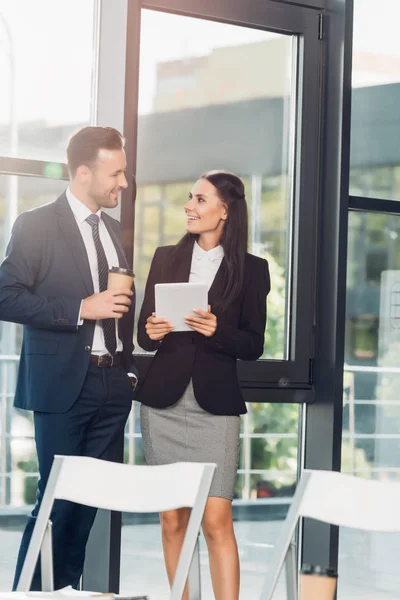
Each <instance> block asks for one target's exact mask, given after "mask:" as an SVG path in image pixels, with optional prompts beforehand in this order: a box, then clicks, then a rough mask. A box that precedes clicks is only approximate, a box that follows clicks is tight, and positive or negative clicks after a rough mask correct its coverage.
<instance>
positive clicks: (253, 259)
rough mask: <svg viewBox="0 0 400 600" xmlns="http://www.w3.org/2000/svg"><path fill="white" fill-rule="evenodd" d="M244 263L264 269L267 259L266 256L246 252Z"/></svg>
mask: <svg viewBox="0 0 400 600" xmlns="http://www.w3.org/2000/svg"><path fill="white" fill-rule="evenodd" d="M245 263H246V265H248V266H254V268H259V269H265V267H266V266H268V261H267V259H266V258H261V256H255V255H254V254H250V253H249V252H246V257H245Z"/></svg>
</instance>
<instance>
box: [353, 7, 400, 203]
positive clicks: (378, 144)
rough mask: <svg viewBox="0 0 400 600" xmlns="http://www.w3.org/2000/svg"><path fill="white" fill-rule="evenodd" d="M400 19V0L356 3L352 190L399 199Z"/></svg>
mask: <svg viewBox="0 0 400 600" xmlns="http://www.w3.org/2000/svg"><path fill="white" fill-rule="evenodd" d="M399 19H400V3H399V2H398V0H382V1H381V2H376V0H355V2H354V38H353V95H352V131H351V173H350V194H352V195H356V196H366V197H370V198H383V199H388V200H400V150H399V144H398V143H397V140H398V138H399V122H398V108H397V107H398V105H399V101H400V45H399V43H398V31H397V25H398V22H399ZM372 24H373V29H371V26H372Z"/></svg>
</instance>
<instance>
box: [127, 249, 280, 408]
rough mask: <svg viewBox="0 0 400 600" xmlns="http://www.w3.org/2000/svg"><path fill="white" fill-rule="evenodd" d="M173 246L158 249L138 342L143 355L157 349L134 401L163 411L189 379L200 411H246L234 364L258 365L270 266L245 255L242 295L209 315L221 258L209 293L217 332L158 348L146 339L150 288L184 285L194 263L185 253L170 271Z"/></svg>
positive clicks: (219, 283)
mask: <svg viewBox="0 0 400 600" xmlns="http://www.w3.org/2000/svg"><path fill="white" fill-rule="evenodd" d="M174 249H175V246H165V247H163V248H158V249H157V250H156V253H155V255H154V258H153V262H152V264H151V268H150V273H149V277H148V280H147V285H146V291H145V297H144V301H143V306H142V309H141V311H140V317H139V323H138V342H139V344H140V346H141V347H142V348H144V349H145V350H155V349H157V348H158V350H157V353H156V355H155V356H154V358H153V360H152V363H151V366H150V369H149V371H148V372H147V375H146V377H145V379H144V381H142V382H140V386H139V390H138V394H137V400H139V401H140V402H143V404H147V405H149V406H153V407H156V408H165V407H166V406H170V405H172V404H174V403H175V402H177V401H178V400H179V398H180V397H181V396H182V394H183V392H184V390H185V388H186V386H187V385H188V383H189V381H190V378H192V380H193V387H194V392H195V395H196V399H197V401H198V403H199V404H200V406H201V407H202V408H204V409H205V410H207V411H208V412H210V413H213V414H217V415H238V414H243V413H245V412H246V405H245V402H244V400H243V396H242V393H241V390H240V386H239V382H238V377H237V368H236V361H237V359H242V360H256V359H257V358H259V357H260V356H261V355H262V353H263V349H264V332H265V324H266V296H267V294H268V292H269V290H270V279H269V271H268V263H267V261H266V260H264V259H262V258H258V257H256V256H253V255H251V254H246V262H245V275H244V282H243V287H242V292H241V294H240V296H239V297H238V298H237V299H236V300H235V301H234V302H233V303H232V304H231V305H230V306H228V307H227V308H226V310H224V311H218V310H216V311H215V312H214V311H213V303H214V302H215V300H216V298H217V297H218V296H219V295H220V294H221V293H222V289H223V285H224V276H225V269H226V265H225V259H223V260H222V263H221V266H220V268H219V270H218V272H217V274H216V276H215V279H214V282H213V284H212V286H211V288H210V291H209V296H208V298H209V304H210V305H211V311H212V312H214V314H215V315H216V317H217V330H216V332H215V334H214V335H213V336H212V337H211V338H206V337H205V336H204V335H202V334H200V333H197V332H176V333H170V334H168V335H167V336H166V337H165V338H164V340H163V342H162V344H161V346H158V344H157V343H156V342H153V341H152V340H151V339H150V338H149V337H148V335H147V333H146V329H145V324H146V320H147V318H148V317H149V316H150V315H151V313H152V312H153V311H154V308H155V301H154V285H155V284H156V283H169V282H180V281H188V280H189V275H190V266H191V260H192V250H191V249H189V250H188V251H187V252H186V253H185V255H182V258H181V260H180V262H179V268H178V269H177V270H175V271H174V268H173V267H172V266H171V257H172V253H173V252H174Z"/></svg>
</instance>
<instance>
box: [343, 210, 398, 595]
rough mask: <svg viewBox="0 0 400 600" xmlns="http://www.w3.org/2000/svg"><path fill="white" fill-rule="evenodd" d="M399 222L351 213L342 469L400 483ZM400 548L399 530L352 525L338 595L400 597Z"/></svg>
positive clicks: (346, 537)
mask: <svg viewBox="0 0 400 600" xmlns="http://www.w3.org/2000/svg"><path fill="white" fill-rule="evenodd" d="M399 228H400V218H398V217H394V216H393V215H385V214H374V213H361V212H360V213H350V220H349V255H348V269H347V271H348V277H347V309H346V310H347V322H346V352H345V363H346V364H345V373H344V409H343V426H344V431H343V443H342V471H344V472H347V473H352V474H354V475H356V476H359V477H366V478H369V479H383V480H393V481H400V397H399V393H398V392H399V389H400V365H399V353H400V335H399V328H398V317H399V304H398V293H399V289H400V236H399ZM399 550H400V536H399V535H398V534H391V535H389V534H387V535H386V534H385V535H377V534H370V533H362V532H358V531H350V530H348V531H346V530H345V531H344V532H343V534H342V535H341V537H340V567H339V569H340V570H339V572H340V577H339V595H338V597H339V598H340V599H346V600H347V599H350V598H353V597H355V594H356V592H357V593H359V594H361V593H365V595H363V596H362V597H363V598H364V597H366V598H378V597H379V598H380V597H382V598H388V599H394V598H398V590H399V587H400V576H399V571H398V562H397V560H396V557H397V556H398V552H399ZM368 594H370V595H368ZM380 594H382V595H380Z"/></svg>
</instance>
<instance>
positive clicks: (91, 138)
mask: <svg viewBox="0 0 400 600" xmlns="http://www.w3.org/2000/svg"><path fill="white" fill-rule="evenodd" d="M124 145H125V140H124V138H123V137H122V135H121V134H120V132H119V131H117V130H116V129H114V128H113V127H82V129H79V131H77V132H76V133H74V135H73V136H72V137H71V138H70V140H69V142H68V146H67V162H68V170H69V173H70V175H71V177H74V176H75V174H76V170H77V169H78V167H80V166H81V165H86V166H87V167H89V168H92V167H93V166H94V164H95V162H96V159H97V156H98V154H99V150H100V149H104V150H123V149H124Z"/></svg>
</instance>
